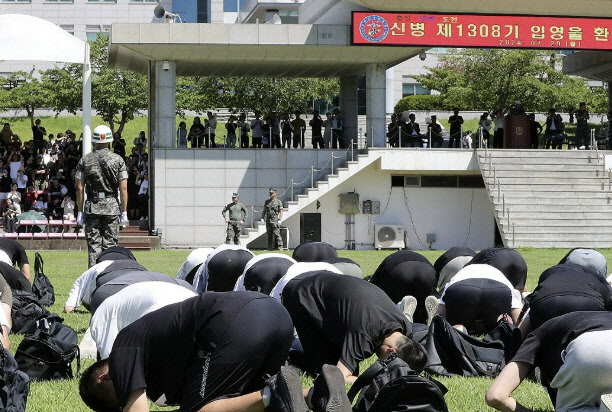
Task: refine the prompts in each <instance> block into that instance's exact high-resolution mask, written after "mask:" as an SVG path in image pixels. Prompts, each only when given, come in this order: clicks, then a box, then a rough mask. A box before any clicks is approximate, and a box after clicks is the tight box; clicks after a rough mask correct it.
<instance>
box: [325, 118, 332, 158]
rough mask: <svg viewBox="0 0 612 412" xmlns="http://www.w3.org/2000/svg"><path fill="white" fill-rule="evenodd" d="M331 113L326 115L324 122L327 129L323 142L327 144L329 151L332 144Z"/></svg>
mask: <svg viewBox="0 0 612 412" xmlns="http://www.w3.org/2000/svg"><path fill="white" fill-rule="evenodd" d="M331 117H332V115H331V113H330V112H327V113H325V120H324V121H323V127H324V128H325V131H324V132H323V142H324V143H325V148H326V149H329V146H330V143H331V133H332V132H331V127H332V122H331Z"/></svg>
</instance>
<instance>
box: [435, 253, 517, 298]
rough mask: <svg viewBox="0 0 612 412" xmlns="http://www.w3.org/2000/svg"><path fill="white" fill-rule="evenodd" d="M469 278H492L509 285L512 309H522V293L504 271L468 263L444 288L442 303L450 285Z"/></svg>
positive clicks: (489, 266)
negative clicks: (515, 287)
mask: <svg viewBox="0 0 612 412" xmlns="http://www.w3.org/2000/svg"><path fill="white" fill-rule="evenodd" d="M468 279H490V280H494V281H496V282H499V283H503V284H504V285H506V286H507V287H508V289H509V290H510V293H511V294H512V303H511V304H510V307H511V308H512V309H522V308H523V303H522V302H521V294H520V292H519V291H518V290H516V289H514V287H513V286H512V283H510V281H509V280H508V278H506V277H505V276H504V274H503V273H501V272H500V271H499V269H497V268H494V267H493V266H491V265H480V264H478V265H468V266H466V267H464V268H463V269H461V270H460V271H459V272H457V274H456V275H455V276H453V278H452V279H451V280H450V282H448V284H447V285H446V287H445V288H444V292H442V296H441V297H440V305H444V295H445V294H446V291H447V290H448V288H449V287H451V286H452V285H454V284H455V283H458V282H461V281H463V280H468Z"/></svg>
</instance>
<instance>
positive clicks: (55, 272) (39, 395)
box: [11, 249, 612, 412]
mask: <svg viewBox="0 0 612 412" xmlns="http://www.w3.org/2000/svg"><path fill="white" fill-rule="evenodd" d="M520 251H521V253H522V255H523V256H524V257H525V259H526V261H527V264H528V267H529V276H528V282H527V285H528V288H529V290H532V289H533V288H534V287H535V285H536V283H537V279H538V277H539V275H540V273H541V272H542V271H543V270H545V269H546V268H548V267H550V266H552V265H554V264H556V263H558V262H559V260H560V259H561V258H562V257H563V256H564V255H565V254H566V253H567V251H566V250H561V249H547V250H542V249H521V250H520ZM601 252H602V253H603V254H604V256H606V258H607V259H608V260H610V259H612V250H602V251H601ZM40 253H41V254H42V256H43V259H44V261H45V273H46V274H47V276H49V278H50V279H51V281H52V282H53V285H54V286H55V291H56V304H55V305H54V306H53V307H52V308H51V311H52V312H55V313H58V314H62V309H63V304H64V302H65V301H66V298H67V296H68V291H69V290H70V287H71V286H72V283H73V282H74V280H75V279H76V278H77V277H78V276H79V275H80V274H81V273H82V272H83V271H85V270H86V268H87V255H86V253H85V252H63V251H42V252H40ZM285 253H287V254H290V253H291V252H289V251H287V252H285ZM338 253H339V255H340V256H343V257H348V258H351V259H353V260H355V261H356V262H358V263H359V264H360V265H361V267H362V270H363V273H364V275H369V274H372V273H373V272H374V271H375V270H376V267H377V266H378V264H379V263H380V262H381V261H382V259H384V257H386V256H388V255H389V254H390V253H392V252H391V251H365V252H364V251H339V252H338ZM442 253H443V252H442V251H424V252H422V254H423V255H424V256H426V257H427V258H428V259H429V260H430V261H431V262H432V263H433V262H434V261H435V260H436V259H437V258H438V256H440V255H441V254H442ZM28 254H29V256H30V260H31V261H33V260H34V252H28ZM188 254H189V251H188V250H159V251H154V252H136V253H135V255H136V258H137V259H138V261H139V262H140V263H142V264H143V265H144V266H145V267H146V268H148V269H149V270H152V271H156V272H161V273H167V274H169V275H172V276H174V274H175V273H176V271H177V269H178V268H179V266H180V265H181V264H182V262H183V261H184V259H185V257H186V256H187V255H188ZM62 316H64V318H65V323H66V324H67V325H70V326H71V327H72V328H74V329H75V330H76V331H77V332H78V334H79V337H81V336H82V335H83V333H84V332H85V330H86V329H87V326H88V324H89V318H90V316H89V314H88V313H86V312H84V311H79V312H77V313H71V314H62ZM20 341H21V337H20V336H14V335H13V336H12V337H11V345H12V350H13V351H14V350H15V349H16V348H17V345H18V344H19V342H20ZM371 362H372V360H371V359H370V360H368V361H366V362H364V365H363V367H365V366H367V364H369V363H371ZM90 364H91V361H85V362H83V364H82V367H83V368H85V367H87V366H89V365H90ZM362 369H363V368H362ZM441 381H442V382H443V383H444V384H445V385H446V386H447V387H448V389H449V393H448V394H447V395H446V399H447V402H448V404H449V409H450V410H451V411H453V412H462V411H491V409H489V408H487V407H486V405H485V403H484V394H485V392H486V390H487V388H488V386H489V385H490V383H491V381H490V380H489V379H484V378H483V379H480V378H478V379H476V378H452V379H441ZM307 383H308V380H307V379H305V380H304V384H307ZM517 398H518V400H519V401H520V402H521V403H522V404H523V405H527V406H530V407H532V408H535V409H536V410H539V411H552V410H553V409H552V405H551V404H550V401H549V399H548V396H547V395H546V393H545V392H544V391H543V389H542V388H541V387H540V386H539V385H537V384H535V383H531V382H525V383H523V384H522V385H521V386H520V388H519V390H518V391H517ZM85 410H87V409H86V408H85V406H84V405H83V404H82V402H81V400H80V397H79V395H78V391H77V381H76V380H71V381H63V382H45V383H33V384H32V385H31V394H30V398H29V401H28V411H35V412H56V411H62V412H77V411H85Z"/></svg>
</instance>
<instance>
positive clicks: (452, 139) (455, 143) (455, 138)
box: [432, 108, 482, 148]
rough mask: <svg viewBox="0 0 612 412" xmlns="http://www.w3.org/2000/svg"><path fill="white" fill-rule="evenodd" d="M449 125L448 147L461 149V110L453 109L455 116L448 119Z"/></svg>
mask: <svg viewBox="0 0 612 412" xmlns="http://www.w3.org/2000/svg"><path fill="white" fill-rule="evenodd" d="M432 117H433V116H432ZM480 120H481V121H482V117H481V118H480ZM448 123H450V136H449V138H448V147H449V148H453V147H461V125H463V117H461V116H459V109H457V108H454V109H453V115H452V116H451V117H449V118H448ZM440 147H442V146H440Z"/></svg>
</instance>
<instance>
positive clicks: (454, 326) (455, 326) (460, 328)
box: [453, 325, 468, 335]
mask: <svg viewBox="0 0 612 412" xmlns="http://www.w3.org/2000/svg"><path fill="white" fill-rule="evenodd" d="M453 328H455V329H457V330H458V331H461V332H463V333H465V334H466V335H467V333H468V331H467V329H466V328H465V326H463V325H453Z"/></svg>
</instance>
